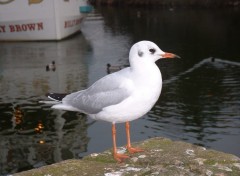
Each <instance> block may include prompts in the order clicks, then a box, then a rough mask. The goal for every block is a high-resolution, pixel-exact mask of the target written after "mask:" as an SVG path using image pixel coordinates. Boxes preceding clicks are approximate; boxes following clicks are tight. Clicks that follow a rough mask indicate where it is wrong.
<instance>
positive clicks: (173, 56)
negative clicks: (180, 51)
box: [161, 53, 181, 58]
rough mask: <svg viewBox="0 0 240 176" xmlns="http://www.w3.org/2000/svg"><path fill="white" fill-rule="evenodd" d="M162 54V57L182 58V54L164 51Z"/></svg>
mask: <svg viewBox="0 0 240 176" xmlns="http://www.w3.org/2000/svg"><path fill="white" fill-rule="evenodd" d="M161 56H162V58H181V57H180V56H178V55H176V54H172V53H164V54H162V55H161Z"/></svg>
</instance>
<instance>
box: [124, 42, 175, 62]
mask: <svg viewBox="0 0 240 176" xmlns="http://www.w3.org/2000/svg"><path fill="white" fill-rule="evenodd" d="M162 58H180V57H179V56H177V55H175V54H172V53H167V52H164V51H162V50H161V49H160V48H159V47H158V46H157V45H156V44H155V43H153V42H151V41H140V42H137V43H135V44H134V45H133V46H132V48H131V49H130V53H129V61H130V65H131V66H133V65H134V63H135V62H139V61H140V60H141V61H143V62H145V61H146V63H149V62H152V63H154V62H156V61H157V60H158V59H162Z"/></svg>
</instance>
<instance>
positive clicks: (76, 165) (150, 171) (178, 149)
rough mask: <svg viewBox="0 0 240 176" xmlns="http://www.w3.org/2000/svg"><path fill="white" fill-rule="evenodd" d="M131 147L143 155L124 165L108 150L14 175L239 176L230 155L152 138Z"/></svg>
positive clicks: (238, 162) (237, 165) (238, 166)
mask: <svg viewBox="0 0 240 176" xmlns="http://www.w3.org/2000/svg"><path fill="white" fill-rule="evenodd" d="M134 146H137V147H139V148H142V149H144V150H145V151H144V152H141V153H137V154H133V155H131V158H129V159H127V160H126V161H125V162H124V163H117V162H116V161H115V160H114V159H113V157H112V153H111V150H108V151H105V152H102V153H98V154H92V155H89V156H87V157H85V158H83V159H82V160H76V159H73V160H66V161H63V162H60V163H56V164H52V165H49V166H45V167H41V168H38V169H33V170H30V171H25V172H21V173H17V174H14V175H17V176H23V175H24V176H30V175H31V176H44V175H45V176H59V175H62V176H64V175H65V176H75V175H111V174H112V175H114V174H115V175H123V176H128V175H236V176H237V175H240V158H238V157H236V156H234V155H231V154H226V153H223V152H218V151H214V150H207V149H205V148H203V147H200V146H196V145H192V144H189V143H185V142H181V141H172V140H170V139H166V138H152V139H148V140H145V141H142V142H138V143H135V144H134Z"/></svg>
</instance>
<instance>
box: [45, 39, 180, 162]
mask: <svg viewBox="0 0 240 176" xmlns="http://www.w3.org/2000/svg"><path fill="white" fill-rule="evenodd" d="M162 58H179V56H177V55H175V54H172V53H167V52H164V51H162V50H161V49H160V48H159V47H158V46H157V45H156V44H155V43H153V42H150V41H140V42H138V43H136V44H134V45H133V46H132V48H131V49H130V53H129V62H130V67H127V68H124V69H122V70H120V71H118V72H115V73H112V74H109V75H106V76H105V77H103V78H101V79H99V80H98V81H96V82H95V83H94V84H93V85H92V86H90V87H89V88H88V89H85V90H81V91H78V92H74V93H71V94H57V93H49V94H48V95H47V96H48V97H49V98H50V99H51V100H53V101H55V103H56V104H55V105H53V106H52V108H55V109H61V110H67V111H78V112H82V113H85V114H88V115H89V116H90V117H91V118H92V119H95V120H103V121H107V122H110V123H111V124H112V140H113V157H114V158H115V159H116V160H117V161H118V162H122V161H123V160H124V159H126V158H129V156H128V155H125V154H121V153H118V152H117V145H116V128H115V124H116V123H125V125H126V135H127V146H126V147H127V150H128V152H129V153H135V152H142V151H143V150H142V149H139V148H134V147H132V145H131V140H130V124H129V122H130V121H132V120H135V119H138V118H140V117H142V116H143V115H144V114H146V113H147V112H148V111H149V110H151V108H152V107H153V106H154V104H155V103H156V101H157V100H158V98H159V95H160V93H161V89H162V76H161V72H160V70H159V68H158V67H157V65H156V64H155V62H156V61H157V60H159V59H162Z"/></svg>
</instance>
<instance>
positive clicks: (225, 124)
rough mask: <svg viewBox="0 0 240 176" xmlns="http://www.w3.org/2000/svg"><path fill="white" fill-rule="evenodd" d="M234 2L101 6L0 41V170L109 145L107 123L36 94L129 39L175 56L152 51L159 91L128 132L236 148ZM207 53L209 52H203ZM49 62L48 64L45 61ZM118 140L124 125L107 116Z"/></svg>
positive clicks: (106, 58)
mask: <svg viewBox="0 0 240 176" xmlns="http://www.w3.org/2000/svg"><path fill="white" fill-rule="evenodd" d="M239 16H240V12H239V11H238V10H234V9H228V10H186V9H184V10H178V9H166V10H162V9H149V10H144V9H122V8H121V9H120V8H119V9H116V8H102V9H97V10H96V11H95V12H94V13H93V14H90V15H89V16H88V17H87V18H86V20H85V21H84V22H83V23H82V24H81V25H82V33H81V34H78V35H76V36H73V37H71V38H69V39H67V40H64V41H61V42H17V43H14V42H10V43H8V42H4V43H0V95H1V96H0V175H6V174H9V173H14V172H18V171H22V170H27V169H31V168H36V167H40V166H43V165H47V164H51V163H55V162H58V161H61V160H65V159H70V158H81V157H83V156H85V155H87V154H89V153H93V152H101V151H104V150H106V149H109V148H111V147H112V140H111V125H110V124H109V123H105V122H95V121H93V120H91V119H89V118H87V116H86V115H83V114H79V113H74V112H64V111H57V110H53V109H50V108H49V106H47V105H44V104H42V103H39V101H40V100H43V99H45V97H44V95H45V94H46V93H47V92H72V91H76V90H79V89H83V88H86V87H88V86H89V85H91V84H92V83H93V82H94V81H96V80H97V79H99V78H100V77H102V76H104V75H106V74H107V72H106V64H107V63H110V64H112V65H125V64H128V52H129V49H130V47H131V46H132V44H133V43H135V42H137V41H139V40H152V41H154V42H155V43H157V44H158V45H159V46H160V47H161V49H163V50H165V51H169V52H173V53H176V54H178V55H180V56H181V57H182V59H178V60H161V61H159V62H158V66H159V67H160V69H161V72H162V75H163V80H164V84H163V90H162V94H161V97H160V99H159V101H158V102H157V104H156V105H155V106H154V107H153V109H152V110H151V111H150V112H149V113H148V114H147V115H145V116H144V117H143V118H141V119H138V120H136V121H134V122H132V123H131V124H132V126H131V127H132V129H131V130H132V140H133V141H140V140H144V139H147V138H149V137H155V136H164V137H168V138H171V139H173V140H182V141H186V142H190V143H194V144H198V145H201V146H205V147H207V148H212V149H216V150H220V151H224V152H228V153H232V154H235V155H237V156H240V79H239V76H240V54H239V52H240V47H239V41H240V35H239V31H240V20H239ZM212 58H215V59H212ZM53 60H54V61H55V62H56V70H55V71H52V70H49V71H46V65H47V64H49V63H51V62H52V61H53ZM117 130H118V134H117V142H118V146H122V145H125V143H126V138H125V130H124V125H123V124H119V125H118V126H117Z"/></svg>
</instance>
